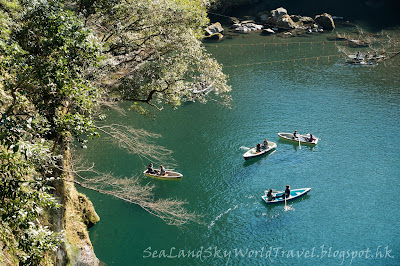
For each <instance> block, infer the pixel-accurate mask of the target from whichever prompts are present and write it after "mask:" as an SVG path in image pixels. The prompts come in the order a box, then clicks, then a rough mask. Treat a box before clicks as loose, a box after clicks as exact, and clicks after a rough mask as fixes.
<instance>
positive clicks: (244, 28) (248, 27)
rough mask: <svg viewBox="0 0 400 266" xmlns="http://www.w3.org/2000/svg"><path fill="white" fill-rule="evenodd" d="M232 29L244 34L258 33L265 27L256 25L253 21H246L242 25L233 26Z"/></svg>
mask: <svg viewBox="0 0 400 266" xmlns="http://www.w3.org/2000/svg"><path fill="white" fill-rule="evenodd" d="M232 27H233V28H234V29H235V31H237V32H242V33H243V32H244V33H247V32H251V31H258V30H262V29H263V28H264V26H263V25H259V24H255V23H254V21H253V20H245V21H242V22H240V23H236V24H233V26H232Z"/></svg>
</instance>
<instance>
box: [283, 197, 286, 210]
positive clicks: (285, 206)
mask: <svg viewBox="0 0 400 266" xmlns="http://www.w3.org/2000/svg"><path fill="white" fill-rule="evenodd" d="M283 195H284V197H285V211H286V210H287V204H286V194H283Z"/></svg>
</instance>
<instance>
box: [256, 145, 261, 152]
mask: <svg viewBox="0 0 400 266" xmlns="http://www.w3.org/2000/svg"><path fill="white" fill-rule="evenodd" d="M260 151H261V144H260V143H258V144H257V146H256V152H260Z"/></svg>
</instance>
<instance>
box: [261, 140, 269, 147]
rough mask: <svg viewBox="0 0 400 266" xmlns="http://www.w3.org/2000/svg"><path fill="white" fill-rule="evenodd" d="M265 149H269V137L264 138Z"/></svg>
mask: <svg viewBox="0 0 400 266" xmlns="http://www.w3.org/2000/svg"><path fill="white" fill-rule="evenodd" d="M262 148H263V149H268V140H267V138H265V139H264V141H263V144H262Z"/></svg>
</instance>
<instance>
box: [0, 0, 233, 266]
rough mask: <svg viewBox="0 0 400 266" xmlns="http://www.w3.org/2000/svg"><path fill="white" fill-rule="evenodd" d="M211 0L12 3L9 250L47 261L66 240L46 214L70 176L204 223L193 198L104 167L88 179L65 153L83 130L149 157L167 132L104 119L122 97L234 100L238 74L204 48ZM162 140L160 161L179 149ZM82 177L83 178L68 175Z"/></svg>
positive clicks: (5, 205)
mask: <svg viewBox="0 0 400 266" xmlns="http://www.w3.org/2000/svg"><path fill="white" fill-rule="evenodd" d="M64 4H65V5H64ZM207 5H208V3H207V1H202V0H195V1H189V0H178V1H175V0H160V1H150V0H145V1H139V0H124V1H122V0H113V1H105V0H97V1H96V0H80V1H64V2H63V3H60V2H59V1H53V0H48V1H39V0H38V1H26V0H20V1H17V0H15V1H1V2H0V24H1V25H2V27H1V29H0V51H1V54H0V82H1V83H0V84H1V85H0V95H1V97H0V110H1V112H2V115H1V118H0V162H1V166H0V170H1V172H0V199H1V202H0V216H1V220H0V223H1V227H0V246H1V247H2V250H8V251H9V252H10V253H13V254H14V255H15V256H16V257H17V259H18V260H19V262H20V263H23V264H28V265H29V264H32V265H37V264H38V263H39V262H40V261H41V260H42V259H43V258H44V255H43V254H45V253H46V252H48V251H52V250H54V248H55V247H56V246H57V245H58V244H59V243H60V241H61V240H60V239H61V235H59V234H56V233H54V228H49V227H46V226H47V225H49V224H50V221H46V219H45V216H44V215H43V214H44V211H47V212H50V210H51V209H54V208H58V207H60V205H59V204H58V203H57V199H55V198H54V196H53V193H54V188H55V187H56V185H57V183H58V181H60V182H64V181H67V182H74V183H76V184H80V185H82V186H85V187H87V188H89V189H94V190H97V191H99V192H101V193H105V194H110V195H113V196H116V197H118V198H120V199H122V200H125V201H128V202H131V203H135V204H138V205H139V206H141V207H142V208H143V209H145V210H146V211H148V212H150V213H152V214H154V215H156V216H158V217H160V218H161V219H163V220H165V221H166V222H167V223H169V224H176V225H180V224H183V223H186V222H188V221H195V220H196V218H197V217H198V216H197V215H196V214H195V213H190V212H188V211H187V210H186V209H185V208H184V207H183V205H184V204H185V202H184V201H180V200H172V199H166V200H158V201H155V200H154V197H153V194H152V192H151V190H152V187H140V186H139V185H138V182H137V181H135V180H134V179H125V180H120V179H116V178H115V177H113V176H110V175H104V174H102V173H97V176H96V177H95V178H92V179H87V177H84V176H82V175H80V171H79V170H76V169H74V168H70V167H69V166H66V163H68V162H69V158H68V155H66V154H67V153H65V152H64V149H66V148H68V145H69V143H70V142H71V141H72V140H73V139H74V138H75V139H77V140H78V141H80V142H81V143H82V145H84V143H85V142H86V141H87V139H88V138H92V137H94V136H97V135H98V133H97V132H101V133H102V134H106V135H110V136H112V137H114V138H116V139H118V141H119V145H120V146H121V147H124V148H127V149H128V150H129V151H130V152H136V153H138V151H140V148H139V145H141V143H143V141H146V140H147V139H148V138H149V137H156V135H154V134H150V133H148V132H145V131H143V130H139V129H132V128H126V127H121V126H118V125H113V126H111V127H110V126H99V124H96V121H98V120H99V119H101V118H102V116H101V115H100V112H99V110H100V107H101V105H102V104H103V103H107V102H108V101H109V100H110V98H113V99H118V100H130V101H133V102H136V103H141V104H145V105H150V106H153V107H156V108H157V109H159V110H161V109H162V106H163V105H165V104H171V105H173V106H175V107H176V106H179V104H180V102H181V101H185V100H187V99H190V98H191V97H192V96H193V95H199V99H200V100H202V101H205V100H206V94H202V93H199V91H200V92H202V91H204V90H205V89H206V90H207V92H209V91H213V92H215V94H220V95H222V98H223V99H224V100H225V103H228V102H229V95H228V94H227V93H228V92H229V91H230V87H229V86H227V85H226V80H227V77H226V76H225V75H224V74H223V73H222V67H221V66H220V65H219V64H218V63H217V62H216V61H215V60H214V59H213V58H211V56H210V55H209V54H207V53H206V51H205V49H204V48H203V47H202V46H201V38H202V36H203V31H202V27H203V26H205V25H206V24H207V23H208V20H207V17H206V9H207ZM66 6H68V8H66ZM110 95H112V96H111V97H110ZM151 147H153V148H154V150H155V151H156V152H154V153H153V155H155V156H157V157H158V158H163V157H162V156H166V155H169V151H168V150H166V149H164V148H162V147H155V146H151ZM139 156H144V157H146V156H149V154H148V153H147V154H140V153H139ZM86 170H88V169H86ZM89 170H90V169H89ZM71 174H75V175H76V176H78V177H81V179H80V180H79V181H78V180H74V179H72V178H67V179H66V180H62V178H63V177H66V176H70V175H71ZM105 186H106V187H108V188H109V189H104V187H105ZM11 236H14V237H11ZM17 240H18V241H17ZM1 259H2V258H1V256H0V262H1Z"/></svg>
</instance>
